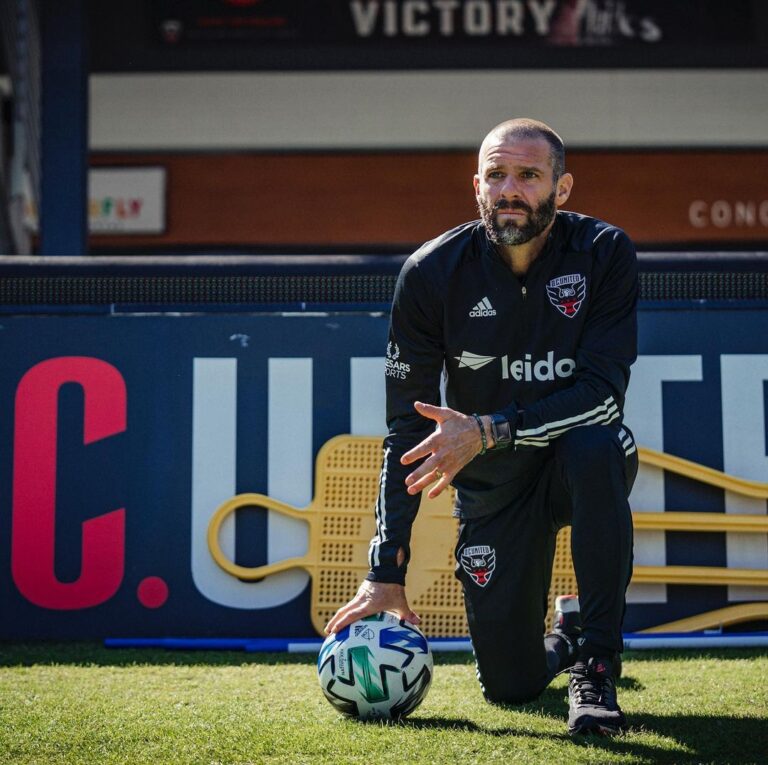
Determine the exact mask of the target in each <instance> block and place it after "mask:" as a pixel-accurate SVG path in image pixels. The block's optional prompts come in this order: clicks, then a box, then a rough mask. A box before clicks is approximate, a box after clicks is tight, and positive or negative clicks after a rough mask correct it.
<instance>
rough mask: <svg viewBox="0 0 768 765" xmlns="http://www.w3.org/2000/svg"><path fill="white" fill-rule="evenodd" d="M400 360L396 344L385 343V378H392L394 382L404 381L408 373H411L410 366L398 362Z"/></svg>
mask: <svg viewBox="0 0 768 765" xmlns="http://www.w3.org/2000/svg"><path fill="white" fill-rule="evenodd" d="M399 358H400V348H399V347H398V345H397V343H393V342H391V341H390V342H388V343H387V359H386V362H385V370H384V374H386V375H387V377H394V378H395V380H405V378H406V377H407V376H408V372H410V371H411V365H410V364H405V363H404V362H402V361H398V359H399Z"/></svg>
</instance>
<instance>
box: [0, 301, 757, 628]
mask: <svg viewBox="0 0 768 765" xmlns="http://www.w3.org/2000/svg"><path fill="white" fill-rule="evenodd" d="M387 326H388V317H387V315H386V314H382V313H365V312H359V313H354V312H347V313H317V314H306V313H297V314H243V313H238V314H225V313H219V314H215V313H211V314H124V315H71V314H70V315H67V314H62V315H35V316H32V315H30V316H4V317H2V318H0V348H2V370H3V372H2V375H0V638H2V639H22V638H24V639H26V638H49V639H50V638H57V639H60V638H102V637H106V636H115V635H120V636H126V637H128V636H135V637H139V636H253V637H260V636H262V637H270V636H303V635H313V634H314V630H313V628H312V625H311V622H310V614H309V586H310V584H309V577H308V575H307V574H306V573H305V572H304V571H302V570H291V571H286V572H283V573H280V574H275V575H273V576H269V577H266V578H265V579H263V580H261V581H257V582H245V581H240V580H238V579H235V578H233V577H231V576H230V575H229V574H227V573H226V572H224V571H223V570H221V569H220V568H219V567H218V566H217V565H216V563H215V561H214V560H213V559H212V558H211V556H210V553H209V551H208V547H207V545H206V538H205V532H206V529H207V526H208V523H209V522H210V518H211V516H212V514H213V513H214V512H215V510H216V508H217V507H218V506H219V505H220V504H221V503H222V502H224V501H225V500H227V499H229V498H230V497H232V496H233V495H235V494H238V493H242V492H258V493H262V494H267V495H269V496H270V497H272V498H274V499H277V500H281V501H283V502H287V503H289V504H291V505H293V506H296V507H305V506H306V505H308V504H309V503H310V500H311V498H312V490H313V463H314V458H315V455H316V454H317V451H318V450H319V448H320V447H321V445H322V444H323V443H325V442H326V441H327V440H328V439H330V438H331V437H333V436H335V435H338V434H340V433H352V434H359V435H376V434H383V432H384V430H385V423H384V350H385V347H386V334H387ZM640 352H641V356H640V358H639V359H638V362H637V364H636V365H635V367H634V368H633V377H632V382H631V385H630V391H629V395H628V401H627V410H626V421H627V423H628V424H629V426H630V427H631V428H632V429H633V430H634V432H635V436H636V439H637V441H638V443H640V444H641V445H644V446H649V447H652V448H655V449H659V450H663V451H666V452H669V453H672V454H676V455H678V456H681V457H684V458H686V459H689V460H693V461H696V462H699V463H702V464H705V465H708V466H710V467H713V468H717V469H720V470H724V471H726V472H728V473H730V474H733V475H738V476H741V477H744V478H749V479H752V480H758V481H766V480H768V456H767V455H768V449H767V448H766V442H767V434H768V405H767V404H766V398H767V397H768V313H766V312H765V311H761V310H757V309H746V308H745V309H739V308H719V309H714V308H712V309H707V310H704V309H695V308H688V309H670V308H664V309H659V310H655V309H646V310H643V311H641V314H640ZM631 504H632V506H633V509H634V510H637V511H642V510H657V511H658V510H665V509H667V510H697V511H704V512H738V513H762V514H765V513H766V502H765V501H764V500H753V499H744V498H739V497H736V496H731V495H730V494H729V493H728V492H723V491H722V490H719V489H714V488H711V487H706V486H703V485H697V484H695V483H693V482H692V481H690V480H688V479H683V478H676V477H674V476H672V475H669V474H667V475H665V474H664V473H663V471H661V470H657V469H653V468H650V467H643V468H642V469H641V473H640V476H639V478H638V481H637V484H636V487H635V490H634V491H633V494H632V498H631ZM222 546H223V548H224V549H225V550H228V551H229V555H230V556H231V557H232V558H234V559H235V560H236V561H237V562H239V563H241V564H243V565H246V566H258V565H262V564H264V563H267V562H275V561H278V560H282V559H285V558H288V557H293V556H297V555H301V554H303V553H304V552H305V550H306V546H307V531H306V528H304V525H303V524H302V523H301V522H300V521H296V520H293V519H287V518H279V517H277V516H276V515H270V514H268V513H267V512H266V511H265V510H263V509H261V510H259V509H253V510H249V511H247V512H241V513H239V514H238V518H237V520H236V522H233V523H232V524H231V528H230V530H229V531H228V532H227V534H226V536H225V537H224V538H222ZM635 562H636V563H638V564H648V565H664V564H666V565H674V564H680V565H716V566H731V567H744V568H767V567H768V541H767V540H766V536H765V535H755V536H752V537H749V538H746V535H739V534H725V533H714V534H712V533H710V534H706V535H705V534H692V533H682V532H656V531H653V532H651V531H648V532H639V533H638V534H637V538H636V551H635ZM767 597H768V592H766V589H765V588H763V589H762V590H761V589H759V588H747V587H744V586H741V587H735V586H731V587H726V586H679V585H674V586H673V585H661V584H642V585H638V586H635V585H633V586H632V588H631V591H630V596H629V608H628V613H627V620H626V623H625V628H626V629H628V630H636V629H641V628H643V627H644V626H649V625H651V624H658V623H661V622H663V621H667V620H669V619H673V618H679V617H682V616H685V615H689V614H694V613H699V612H702V611H706V610H710V609H713V608H717V607H721V606H724V605H727V604H728V603H732V602H739V601H744V600H756V599H762V600H764V599H766V598H767Z"/></svg>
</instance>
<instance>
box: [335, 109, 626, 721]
mask: <svg viewBox="0 0 768 765" xmlns="http://www.w3.org/2000/svg"><path fill="white" fill-rule="evenodd" d="M572 187H573V176H572V175H571V174H570V173H568V172H566V169H565V150H564V146H563V142H562V140H561V138H560V137H559V136H558V135H557V133H555V132H554V131H553V130H552V129H551V128H550V127H548V126H547V125H545V124H544V123H541V122H538V121H536V120H531V119H514V120H509V121H507V122H503V123H502V124H500V125H497V126H496V127H495V128H494V129H493V130H491V132H490V133H489V134H488V135H487V136H486V138H485V140H484V141H483V143H482V145H481V147H480V152H479V157H478V170H477V174H476V175H475V176H474V191H475V197H476V199H477V205H478V209H479V213H480V219H479V220H476V221H472V222H470V223H465V224H463V225H460V226H458V227H457V228H454V229H452V230H450V231H447V232H446V233H444V234H442V235H441V236H439V237H437V238H436V239H433V240H431V241H430V242H427V243H426V244H424V245H423V246H422V247H420V248H419V249H418V250H417V251H416V252H415V253H414V254H413V255H412V256H411V257H410V258H409V259H408V261H407V262H406V263H405V265H404V266H403V269H402V271H401V273H400V277H399V279H398V283H397V286H396V289H395V295H394V301H393V305H392V318H391V326H390V332H389V344H388V346H387V356H388V358H390V359H393V358H397V360H398V362H400V363H399V364H398V365H397V367H394V366H392V365H388V366H387V368H386V373H387V377H386V386H387V422H388V426H389V434H388V436H387V438H386V439H385V442H384V459H383V464H382V470H381V478H380V487H379V488H380V491H379V498H378V501H377V504H376V508H375V513H376V529H377V533H376V536H375V537H374V538H373V540H372V541H371V547H370V567H371V568H370V573H369V574H368V576H367V578H366V580H365V581H364V582H363V583H362V585H361V586H360V589H359V591H358V593H357V595H356V596H355V598H353V599H352V600H351V601H350V602H349V603H347V604H346V605H345V606H343V607H342V608H341V609H339V611H338V612H337V613H336V615H335V616H334V617H333V618H332V619H331V620H330V622H329V623H328V625H327V630H328V631H329V632H336V631H338V630H340V629H342V628H343V627H345V626H346V625H347V624H349V623H350V622H352V621H354V620H356V619H360V618H362V617H364V616H367V615H370V614H372V613H377V612H379V611H391V612H393V613H395V614H397V615H398V616H399V617H400V618H401V619H406V620H408V621H410V622H413V623H416V624H418V622H419V617H418V615H417V614H415V613H414V612H413V610H412V609H411V608H410V606H409V604H408V600H407V597H406V590H405V576H406V571H407V566H408V561H409V558H410V547H409V540H410V532H411V526H412V524H413V520H414V518H415V515H416V512H417V510H418V506H419V495H420V493H421V492H422V491H424V490H428V492H429V496H430V497H435V496H437V495H439V494H440V493H441V492H442V491H444V490H445V489H446V488H447V487H448V486H449V485H450V484H452V485H453V486H454V487H455V489H456V510H455V512H456V515H457V516H458V517H459V519H460V534H459V541H458V544H457V547H456V561H457V566H456V575H457V577H458V578H459V579H460V580H461V582H462V585H463V589H464V599H465V604H466V610H467V620H468V623H469V628H470V633H471V637H472V643H473V647H474V652H475V657H476V661H477V669H478V677H479V679H480V683H481V686H482V691H483V693H484V695H485V697H486V699H488V700H489V701H491V702H503V703H507V704H519V703H523V702H528V701H531V700H533V699H535V698H536V697H537V696H538V695H539V694H540V693H541V691H542V690H543V689H544V688H545V687H546V686H547V684H548V683H549V682H550V681H551V680H552V678H553V677H554V676H555V675H556V674H558V673H560V672H563V671H566V670H567V671H569V672H570V680H569V687H568V695H569V707H570V711H569V715H568V728H569V731H570V732H571V733H598V734H602V735H612V734H615V733H618V732H620V731H622V730H623V729H624V728H625V727H626V721H625V718H624V714H623V713H622V711H621V709H620V707H619V705H618V702H617V699H616V690H615V678H616V676H617V675H618V671H619V664H618V661H619V656H620V652H621V650H622V648H623V644H622V620H623V616H624V609H625V592H626V588H627V585H628V584H629V579H630V576H631V571H632V521H631V514H630V509H629V504H628V501H627V497H628V495H629V491H630V489H631V487H632V483H633V481H634V478H635V475H636V472H637V450H636V447H635V444H634V440H633V438H632V434H631V432H630V431H629V429H628V428H627V427H626V425H624V424H623V416H622V408H623V404H624V396H625V392H626V388H627V384H628V382H629V368H630V365H631V364H632V363H633V362H634V360H635V358H636V355H637V340H636V337H637V263H636V256H635V250H634V247H633V245H632V243H631V242H630V240H629V238H628V237H627V235H626V234H625V233H624V232H623V231H621V230H620V229H618V228H616V227H615V226H612V225H610V224H608V223H604V222H602V221H599V220H596V219H595V218H590V217H587V216H584V215H579V214H576V213H572V212H566V211H564V210H562V209H561V208H562V207H563V205H565V204H566V202H567V201H568V197H569V195H570V192H571V188H572ZM403 370H407V371H403ZM442 374H445V376H446V386H445V397H446V403H447V405H446V406H441V405H440V404H441V399H440V381H441V375H442ZM565 525H571V527H572V529H571V539H572V555H573V562H574V568H575V572H576V579H577V582H578V588H579V601H580V606H581V607H580V610H578V605H577V603H578V601H576V599H575V598H570V599H562V600H561V601H560V603H559V605H560V610H559V612H558V615H557V617H558V618H557V619H556V624H555V625H554V627H553V629H552V631H551V632H550V633H549V634H547V635H544V631H545V626H544V620H545V615H546V610H547V594H548V590H549V585H550V579H551V574H552V561H553V556H554V549H555V538H556V535H557V532H558V530H559V529H560V528H561V527H563V526H565Z"/></svg>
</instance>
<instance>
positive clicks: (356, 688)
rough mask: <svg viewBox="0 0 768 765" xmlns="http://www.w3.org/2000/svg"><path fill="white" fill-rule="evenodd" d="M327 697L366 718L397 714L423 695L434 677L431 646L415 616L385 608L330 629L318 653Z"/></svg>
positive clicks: (351, 713) (396, 716) (341, 709)
mask: <svg viewBox="0 0 768 765" xmlns="http://www.w3.org/2000/svg"><path fill="white" fill-rule="evenodd" d="M317 673H318V676H319V678H320V687H321V688H322V689H323V693H324V694H325V697H326V698H327V699H328V701H330V703H331V704H332V705H333V706H334V707H335V708H336V709H337V710H338V711H339V712H341V713H342V714H345V715H349V716H350V717H357V718H359V719H361V720H398V719H400V718H402V717H405V716H406V715H408V714H410V713H411V712H413V710H414V709H416V707H417V706H419V704H421V702H422V701H424V699H425V697H426V695H427V692H428V691H429V686H430V684H431V683H432V674H433V662H432V652H431V651H430V649H429V643H428V642H427V639H426V637H424V634H423V633H422V632H421V630H419V629H418V627H416V626H414V625H413V624H411V623H410V622H407V621H405V620H404V619H398V618H397V617H396V616H394V615H393V614H389V613H380V614H375V615H374V616H369V617H367V618H365V619H360V620H359V621H356V622H353V623H352V624H350V625H349V626H347V627H345V628H344V629H343V630H340V631H339V632H338V633H336V634H334V635H329V636H328V637H327V638H326V640H325V642H324V643H323V646H322V648H321V649H320V655H319V656H318V659H317Z"/></svg>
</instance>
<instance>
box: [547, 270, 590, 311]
mask: <svg viewBox="0 0 768 765" xmlns="http://www.w3.org/2000/svg"><path fill="white" fill-rule="evenodd" d="M586 294H587V280H586V278H585V277H584V276H582V275H581V274H568V276H558V277H557V278H556V279H552V281H550V283H549V284H548V285H547V295H548V296H549V302H550V303H552V305H553V306H555V308H557V310H558V311H560V313H561V314H563V316H567V317H568V318H569V319H572V318H573V317H574V316H575V315H576V314H577V313H578V311H579V308H581V304H582V303H583V302H584V297H585V296H586Z"/></svg>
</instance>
